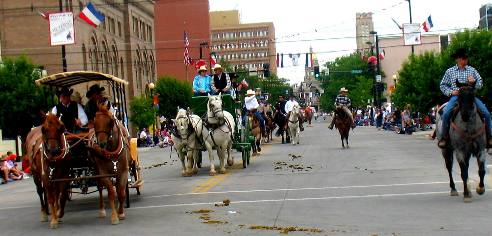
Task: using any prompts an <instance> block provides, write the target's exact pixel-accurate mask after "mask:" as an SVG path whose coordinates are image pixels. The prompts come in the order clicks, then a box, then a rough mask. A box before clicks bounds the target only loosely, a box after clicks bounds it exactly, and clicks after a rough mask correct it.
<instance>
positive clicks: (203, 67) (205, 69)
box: [197, 66, 207, 73]
mask: <svg viewBox="0 0 492 236" xmlns="http://www.w3.org/2000/svg"><path fill="white" fill-rule="evenodd" d="M202 71H207V67H206V66H200V68H198V70H197V72H198V73H200V72H202Z"/></svg>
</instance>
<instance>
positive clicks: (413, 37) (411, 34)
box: [403, 23, 422, 46]
mask: <svg viewBox="0 0 492 236" xmlns="http://www.w3.org/2000/svg"><path fill="white" fill-rule="evenodd" d="M403 40H404V41H405V45H406V46H408V45H420V44H422V40H421V38H420V24H413V23H412V24H403Z"/></svg>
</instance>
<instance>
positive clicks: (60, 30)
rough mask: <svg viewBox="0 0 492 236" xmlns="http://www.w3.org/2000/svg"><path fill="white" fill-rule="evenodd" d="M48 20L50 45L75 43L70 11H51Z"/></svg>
mask: <svg viewBox="0 0 492 236" xmlns="http://www.w3.org/2000/svg"><path fill="white" fill-rule="evenodd" d="M49 21H50V41H51V46H58V45H66V44H74V43H75V28H74V26H73V13H72V12H61V13H51V14H49Z"/></svg>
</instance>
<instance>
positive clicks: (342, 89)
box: [340, 87, 348, 92]
mask: <svg viewBox="0 0 492 236" xmlns="http://www.w3.org/2000/svg"><path fill="white" fill-rule="evenodd" d="M340 92H348V89H346V88H345V87H343V88H341V89H340Z"/></svg>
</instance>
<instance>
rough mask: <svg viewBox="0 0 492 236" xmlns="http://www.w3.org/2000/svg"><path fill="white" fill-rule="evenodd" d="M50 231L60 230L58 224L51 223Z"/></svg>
mask: <svg viewBox="0 0 492 236" xmlns="http://www.w3.org/2000/svg"><path fill="white" fill-rule="evenodd" d="M50 229H58V222H51V223H50Z"/></svg>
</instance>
